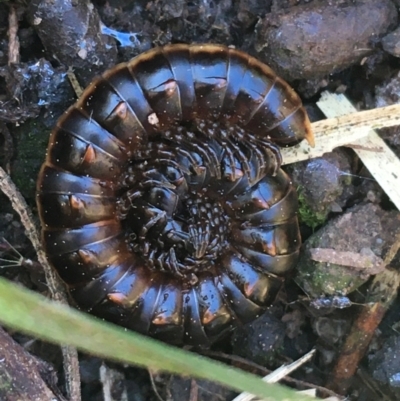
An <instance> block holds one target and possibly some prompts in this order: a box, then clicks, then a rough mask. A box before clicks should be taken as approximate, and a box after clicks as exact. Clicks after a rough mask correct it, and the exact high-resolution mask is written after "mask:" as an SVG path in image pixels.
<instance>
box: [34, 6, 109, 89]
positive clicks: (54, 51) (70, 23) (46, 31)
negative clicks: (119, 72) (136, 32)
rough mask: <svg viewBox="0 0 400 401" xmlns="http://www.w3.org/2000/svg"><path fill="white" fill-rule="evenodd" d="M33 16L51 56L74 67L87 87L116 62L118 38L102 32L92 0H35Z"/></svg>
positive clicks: (37, 29)
mask: <svg viewBox="0 0 400 401" xmlns="http://www.w3.org/2000/svg"><path fill="white" fill-rule="evenodd" d="M28 7H29V15H30V19H31V21H32V25H33V26H34V28H35V29H36V31H37V33H38V35H39V37H40V40H41V41H42V43H43V46H44V47H45V48H46V50H47V53H48V54H49V56H50V57H51V58H56V59H57V60H59V61H60V62H61V63H63V64H64V65H65V66H67V67H73V68H74V71H75V74H76V75H77V77H78V79H79V81H80V84H81V85H82V86H83V87H85V86H86V85H88V84H89V82H90V81H91V80H92V79H93V77H94V76H96V75H99V74H100V73H102V72H103V71H105V70H106V69H107V68H110V67H111V66H113V65H114V64H115V61H116V57H117V48H116V45H115V41H114V40H113V39H110V38H109V37H107V36H104V35H102V34H101V24H100V17H99V15H98V13H97V10H96V9H95V8H94V6H93V4H92V3H91V2H90V1H88V0H80V1H74V0H54V1H42V0H32V1H31V2H29V6H28Z"/></svg>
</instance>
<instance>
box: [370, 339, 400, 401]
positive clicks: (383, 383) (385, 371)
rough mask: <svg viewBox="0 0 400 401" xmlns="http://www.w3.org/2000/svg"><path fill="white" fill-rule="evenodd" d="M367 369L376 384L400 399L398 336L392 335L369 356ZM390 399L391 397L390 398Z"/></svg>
mask: <svg viewBox="0 0 400 401" xmlns="http://www.w3.org/2000/svg"><path fill="white" fill-rule="evenodd" d="M369 370H370V373H371V374H372V377H373V378H374V379H375V380H377V381H378V386H379V387H380V388H384V389H385V390H386V391H390V392H391V393H392V394H393V397H394V398H393V399H395V400H400V336H399V335H393V336H392V337H390V338H389V339H388V340H386V341H385V342H384V344H383V346H382V348H381V349H380V350H379V351H378V352H376V354H375V355H373V356H371V357H370V360H369ZM391 399H392V398H391Z"/></svg>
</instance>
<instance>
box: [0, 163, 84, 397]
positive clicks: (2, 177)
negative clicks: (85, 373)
mask: <svg viewBox="0 0 400 401" xmlns="http://www.w3.org/2000/svg"><path fill="white" fill-rule="evenodd" d="M0 190H1V191H2V192H3V193H4V194H5V195H6V196H7V197H8V199H9V200H10V202H11V205H12V207H13V209H14V210H15V211H16V212H17V213H18V214H19V216H20V218H21V222H22V224H23V226H24V227H25V232H26V235H27V236H28V238H29V240H30V241H31V242H32V245H33V247H34V248H35V251H36V254H37V257H38V260H39V262H40V264H41V265H42V266H43V270H44V274H45V277H46V282H47V285H48V288H49V290H50V294H51V296H52V298H53V299H54V300H55V301H58V302H60V303H63V304H68V300H67V295H66V292H65V288H64V286H63V285H62V283H61V282H60V280H59V278H58V276H57V275H56V273H55V272H54V270H53V268H52V267H51V266H50V264H49V263H48V261H47V258H46V256H45V253H44V251H43V248H42V244H41V242H40V240H39V235H38V232H37V229H36V226H35V223H34V219H33V216H32V212H31V211H30V209H29V207H28V205H27V204H26V202H25V199H24V198H23V196H22V195H21V193H20V192H19V191H18V189H17V187H16V186H15V184H14V183H13V182H12V180H11V178H10V177H9V176H8V175H7V173H6V172H5V171H4V170H3V169H2V168H1V167H0ZM62 353H63V357H64V370H65V376H66V382H67V392H68V396H69V399H70V400H71V401H80V400H81V392H80V374H79V362H78V352H77V351H76V349H75V348H73V347H68V346H63V347H62Z"/></svg>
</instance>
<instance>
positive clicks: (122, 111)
mask: <svg viewBox="0 0 400 401" xmlns="http://www.w3.org/2000/svg"><path fill="white" fill-rule="evenodd" d="M111 114H112V115H116V116H118V117H119V118H120V119H122V120H124V119H125V118H126V116H127V115H128V106H127V105H126V103H125V102H121V103H118V105H117V106H116V107H115V109H114V110H113V112H112V113H111Z"/></svg>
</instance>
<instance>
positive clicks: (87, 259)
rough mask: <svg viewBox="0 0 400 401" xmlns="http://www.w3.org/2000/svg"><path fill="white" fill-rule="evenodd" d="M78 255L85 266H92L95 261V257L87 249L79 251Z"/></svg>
mask: <svg viewBox="0 0 400 401" xmlns="http://www.w3.org/2000/svg"><path fill="white" fill-rule="evenodd" d="M78 255H79V256H80V257H81V259H82V261H83V263H85V264H92V263H93V260H94V255H93V253H92V252H90V251H87V250H85V249H79V250H78Z"/></svg>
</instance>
